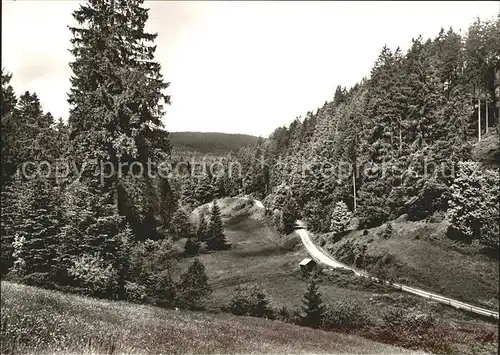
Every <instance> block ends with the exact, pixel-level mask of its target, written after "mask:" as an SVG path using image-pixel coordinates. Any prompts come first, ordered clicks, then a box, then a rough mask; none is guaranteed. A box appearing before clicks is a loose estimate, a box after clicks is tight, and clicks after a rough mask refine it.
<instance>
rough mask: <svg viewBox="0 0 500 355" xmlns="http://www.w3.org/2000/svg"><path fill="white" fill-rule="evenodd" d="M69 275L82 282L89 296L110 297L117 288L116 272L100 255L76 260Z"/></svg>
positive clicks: (86, 255) (87, 255)
mask: <svg viewBox="0 0 500 355" xmlns="http://www.w3.org/2000/svg"><path fill="white" fill-rule="evenodd" d="M68 273H69V275H70V276H73V277H74V278H76V279H77V280H78V281H80V283H81V286H83V287H84V289H85V292H86V293H87V294H89V295H93V296H99V297H102V296H110V295H112V294H113V290H115V288H116V286H117V273H116V270H115V269H113V267H112V265H111V264H108V265H106V264H105V262H104V259H102V258H101V256H100V255H99V253H96V254H93V255H89V254H84V255H82V256H80V257H77V258H74V259H73V266H72V267H70V269H69V270H68Z"/></svg>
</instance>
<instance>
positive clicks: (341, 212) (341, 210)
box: [330, 201, 352, 234]
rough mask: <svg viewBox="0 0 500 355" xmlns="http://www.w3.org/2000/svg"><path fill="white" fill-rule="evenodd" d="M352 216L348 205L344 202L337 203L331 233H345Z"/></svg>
mask: <svg viewBox="0 0 500 355" xmlns="http://www.w3.org/2000/svg"><path fill="white" fill-rule="evenodd" d="M351 216H352V213H351V211H349V209H348V208H347V205H346V204H345V203H344V202H343V201H339V202H337V203H336V204H335V207H334V208H333V212H332V219H331V223H330V231H331V232H333V233H335V234H339V233H342V232H344V231H345V230H346V228H347V226H348V225H349V223H350V222H351Z"/></svg>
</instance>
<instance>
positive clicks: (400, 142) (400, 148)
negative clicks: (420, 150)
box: [399, 123, 403, 153]
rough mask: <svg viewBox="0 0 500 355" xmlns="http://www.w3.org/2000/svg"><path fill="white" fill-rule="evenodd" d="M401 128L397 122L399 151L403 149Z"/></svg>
mask: <svg viewBox="0 0 500 355" xmlns="http://www.w3.org/2000/svg"><path fill="white" fill-rule="evenodd" d="M401 131H402V129H401V123H400V124H399V152H400V153H401V151H402V150H403V138H402V137H403V134H402V133H401Z"/></svg>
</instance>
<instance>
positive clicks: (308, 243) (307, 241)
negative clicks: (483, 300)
mask: <svg viewBox="0 0 500 355" xmlns="http://www.w3.org/2000/svg"><path fill="white" fill-rule="evenodd" d="M295 223H296V227H297V229H296V230H295V233H297V234H298V235H299V236H300V238H301V239H302V244H304V246H305V247H306V249H307V252H308V253H309V255H311V257H312V258H314V259H315V260H316V261H317V262H319V263H321V264H324V265H326V266H329V267H330V268H333V269H339V268H342V269H346V270H351V271H352V272H354V274H355V275H356V276H361V277H366V278H369V279H371V280H374V281H378V282H384V283H385V284H386V285H390V286H393V287H395V288H397V289H399V290H401V291H404V292H408V293H411V294H414V295H417V296H421V297H424V298H428V299H432V300H434V301H436V302H440V303H444V304H447V305H450V306H452V307H455V308H458V309H463V310H466V311H469V312H473V313H476V314H480V315H483V316H488V317H492V318H495V319H498V312H495V311H490V310H488V309H484V308H480V307H476V306H473V305H471V304H468V303H464V302H461V301H457V300H454V299H452V298H448V297H444V296H441V295H438V294H436V293H432V292H427V291H424V290H421V289H418V288H414V287H409V286H405V285H401V284H398V283H393V282H389V281H383V280H379V279H378V278H376V277H373V276H370V275H368V274H367V273H366V272H364V271H361V270H357V269H355V268H352V267H349V266H347V265H345V264H342V263H340V262H338V261H337V260H335V259H334V258H332V257H331V256H330V255H328V254H327V253H326V252H325V251H324V250H322V249H320V248H319V247H317V246H316V245H315V244H314V243H313V241H312V239H311V235H310V233H309V232H308V231H307V229H305V225H304V223H303V222H302V221H299V220H298V221H296V222H295Z"/></svg>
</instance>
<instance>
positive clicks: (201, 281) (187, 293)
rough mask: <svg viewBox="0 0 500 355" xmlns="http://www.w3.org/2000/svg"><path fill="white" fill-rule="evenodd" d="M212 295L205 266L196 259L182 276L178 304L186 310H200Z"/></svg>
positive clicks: (178, 288) (178, 291)
mask: <svg viewBox="0 0 500 355" xmlns="http://www.w3.org/2000/svg"><path fill="white" fill-rule="evenodd" d="M211 293H212V288H211V287H210V285H209V284H208V277H207V274H206V273H205V266H203V264H202V263H201V262H200V261H199V260H198V259H194V261H193V262H192V263H191V265H189V268H188V269H187V271H186V272H184V273H183V274H182V275H181V278H180V281H179V284H178V285H177V303H178V304H179V306H181V307H184V308H189V309H199V308H201V307H202V306H203V302H204V301H205V299H206V298H207V297H208V296H209V295H210V294H211Z"/></svg>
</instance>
